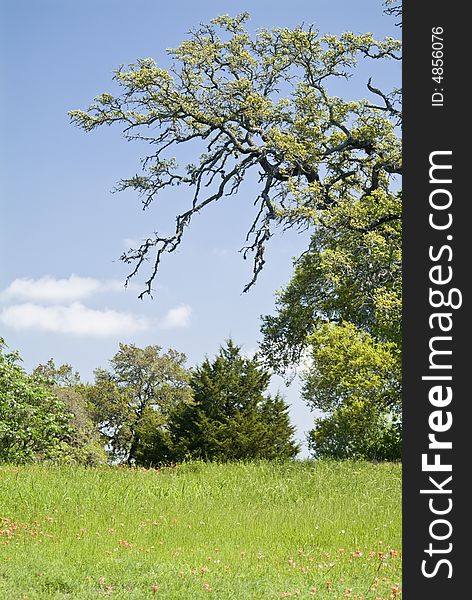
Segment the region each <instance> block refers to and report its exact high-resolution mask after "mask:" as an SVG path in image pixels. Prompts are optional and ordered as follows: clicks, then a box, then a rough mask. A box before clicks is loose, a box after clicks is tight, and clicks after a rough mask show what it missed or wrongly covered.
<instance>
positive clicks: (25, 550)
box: [0, 461, 401, 600]
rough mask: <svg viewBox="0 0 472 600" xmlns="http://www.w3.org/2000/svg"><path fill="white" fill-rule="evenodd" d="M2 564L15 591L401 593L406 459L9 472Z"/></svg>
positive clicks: (9, 589) (96, 594)
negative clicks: (397, 461) (400, 461)
mask: <svg viewBox="0 0 472 600" xmlns="http://www.w3.org/2000/svg"><path fill="white" fill-rule="evenodd" d="M0 565H1V566H0V598H2V599H3V598H5V599H6V600H15V599H25V600H26V599H30V600H59V599H66V598H68V599H80V600H85V599H89V598H112V599H115V600H117V599H120V600H135V599H136V600H137V599H146V598H147V599H151V598H155V599H156V600H159V599H160V598H163V599H164V598H165V599H168V600H171V599H172V600H173V599H175V600H194V599H200V598H207V599H208V598H215V599H218V600H230V599H231V600H232V599H240V600H251V599H258V600H259V599H260V600H266V599H267V600H269V599H271V598H274V599H275V598H280V597H290V596H291V597H293V598H307V599H308V598H315V599H321V598H324V599H327V598H330V599H333V598H336V599H337V598H339V599H344V598H346V597H347V598H351V599H355V598H357V600H359V599H360V598H364V599H365V600H367V599H371V600H375V599H376V598H380V599H381V600H384V599H388V600H390V599H391V598H400V592H397V591H396V590H395V587H394V586H395V585H396V584H398V583H399V582H400V580H401V466H400V465H398V464H375V465H374V464H368V463H355V462H312V461H305V462H293V463H284V464H274V463H265V462H262V463H255V464H254V463H253V464H232V465H217V464H199V463H190V464H186V465H183V466H179V467H177V468H175V469H163V470H160V471H152V470H140V469H137V470H128V469H124V468H97V469H83V468H59V467H58V468H56V467H54V468H47V467H41V466H28V467H0ZM327 582H330V583H327ZM154 584H157V585H158V588H159V589H158V591H157V593H156V592H154V591H153V585H154ZM315 588H316V591H315ZM392 588H393V591H392ZM349 589H352V591H351V592H349Z"/></svg>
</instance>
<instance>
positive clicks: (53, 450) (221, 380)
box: [0, 340, 299, 466]
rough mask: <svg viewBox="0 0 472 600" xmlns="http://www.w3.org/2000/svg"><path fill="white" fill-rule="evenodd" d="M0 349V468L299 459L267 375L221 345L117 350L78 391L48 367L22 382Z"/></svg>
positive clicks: (14, 359)
mask: <svg viewBox="0 0 472 600" xmlns="http://www.w3.org/2000/svg"><path fill="white" fill-rule="evenodd" d="M19 361H20V357H19V355H18V354H17V353H14V352H7V349H6V346H5V344H4V343H3V342H2V346H1V349H0V462H9V463H24V462H31V461H51V462H66V463H67V462H69V463H75V464H86V465H97V464H102V463H106V462H109V463H113V464H116V463H121V464H128V465H141V466H158V465H163V464H173V463H177V462H181V461H184V460H190V459H201V460H207V461H211V460H218V461H229V460H242V459H287V458H293V457H295V456H296V455H297V453H298V451H299V446H298V444H297V443H296V442H295V440H294V427H293V426H292V425H291V423H290V419H289V415H288V406H287V404H286V403H285V402H284V400H283V399H282V397H281V396H279V395H278V394H276V395H275V396H272V395H270V394H268V393H267V387H268V385H269V381H270V374H269V372H268V370H267V369H265V368H263V367H262V366H261V364H260V362H259V360H258V359H257V358H256V357H255V358H247V357H245V356H243V355H242V354H241V349H240V347H238V346H237V345H236V344H234V342H233V341H231V340H229V341H228V342H227V343H226V344H225V346H224V347H221V348H220V350H219V352H218V354H217V355H216V357H215V358H214V359H213V360H210V359H208V358H206V359H205V360H204V361H203V363H202V364H201V365H199V366H197V367H196V368H193V369H188V368H186V366H185V362H186V357H185V355H184V354H182V353H180V352H177V351H175V350H172V349H169V350H168V351H167V352H163V351H162V348H160V347H159V346H147V347H146V348H138V347H137V346H135V345H127V344H120V347H119V350H118V352H117V353H116V354H115V356H114V357H113V358H112V359H111V361H110V369H108V370H105V369H97V370H96V371H95V381H94V382H93V383H83V382H82V381H81V379H80V375H79V374H78V373H77V372H74V370H73V368H72V366H71V365H68V364H64V365H60V366H56V365H55V363H54V361H53V360H49V361H48V362H47V363H46V364H42V365H39V366H38V367H36V368H35V369H34V370H33V372H32V373H31V374H28V373H26V372H25V370H24V369H23V368H22V367H21V366H20V364H19Z"/></svg>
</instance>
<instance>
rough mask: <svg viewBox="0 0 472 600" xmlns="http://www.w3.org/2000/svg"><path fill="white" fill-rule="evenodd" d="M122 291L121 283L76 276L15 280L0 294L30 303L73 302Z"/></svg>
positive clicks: (47, 276)
mask: <svg viewBox="0 0 472 600" xmlns="http://www.w3.org/2000/svg"><path fill="white" fill-rule="evenodd" d="M122 289H123V283H122V282H120V281H114V280H110V281H100V280H99V279H94V278H93V277H79V276H78V275H71V276H70V277H69V278H68V279H56V278H55V277H50V276H49V275H46V276H45V277H40V278H39V279H28V278H22V279H15V280H14V281H12V283H10V285H9V286H8V287H7V288H6V289H5V290H4V291H3V292H2V296H3V297H4V298H7V299H11V298H14V299H17V300H26V301H32V302H73V301H75V300H82V299H84V298H88V297H89V296H92V295H93V294H96V293H98V292H116V291H120V290H122Z"/></svg>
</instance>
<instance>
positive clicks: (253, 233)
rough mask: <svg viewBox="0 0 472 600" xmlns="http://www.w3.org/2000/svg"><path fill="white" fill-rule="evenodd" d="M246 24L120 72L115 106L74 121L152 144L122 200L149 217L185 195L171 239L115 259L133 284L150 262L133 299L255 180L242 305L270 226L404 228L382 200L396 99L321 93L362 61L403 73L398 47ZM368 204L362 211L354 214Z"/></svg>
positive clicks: (224, 25) (242, 18)
mask: <svg viewBox="0 0 472 600" xmlns="http://www.w3.org/2000/svg"><path fill="white" fill-rule="evenodd" d="M248 18H249V15H248V14H247V13H242V14H240V15H238V16H236V17H230V16H227V15H224V16H220V17H217V18H216V19H213V20H212V21H211V23H210V24H208V25H201V26H200V27H199V28H197V29H195V30H193V31H192V32H191V33H190V36H189V38H188V39H187V40H185V41H184V42H183V43H182V44H181V45H180V46H178V47H177V48H175V49H171V50H168V54H169V56H170V58H171V59H172V66H171V67H170V68H169V69H163V68H160V67H159V66H158V64H157V63H156V62H155V61H154V60H153V59H150V58H146V59H142V60H138V61H137V62H136V63H134V64H131V65H129V66H128V67H124V66H121V67H119V68H118V69H117V70H116V72H115V76H114V80H115V82H116V83H117V84H118V87H119V92H120V93H118V94H111V93H108V92H106V93H103V94H101V95H99V96H98V97H97V98H96V99H95V102H94V103H93V104H92V105H91V106H90V108H89V109H88V110H87V111H82V110H73V111H70V116H71V119H72V121H73V122H74V123H75V124H76V125H78V126H79V127H81V128H83V129H84V130H85V131H91V130H93V129H96V128H98V127H100V126H101V125H118V126H120V127H121V128H122V130H123V134H124V136H125V137H126V138H127V139H128V140H144V141H146V142H148V143H149V146H150V148H151V149H152V152H151V153H150V154H149V155H148V156H146V157H145V158H144V159H143V171H142V172H141V173H138V174H136V175H135V176H133V177H130V178H126V179H122V180H121V182H120V183H119V185H118V187H117V189H118V190H124V189H128V188H131V189H134V190H137V191H138V192H139V193H140V194H141V196H142V202H143V208H147V207H148V206H149V205H150V204H151V203H152V201H153V200H154V198H155V197H156V196H157V195H158V194H159V193H161V192H162V191H163V190H165V189H166V188H168V187H172V186H183V187H185V188H189V189H190V194H189V208H188V210H186V211H185V212H183V213H181V214H179V215H177V217H176V225H175V230H174V232H173V233H170V234H168V235H167V234H164V233H162V232H157V233H155V234H154V235H152V236H150V237H148V238H147V239H146V240H144V241H143V243H142V244H141V245H140V246H139V247H138V248H134V249H130V250H129V251H128V252H127V253H125V254H123V256H122V260H124V261H125V262H126V263H128V264H131V265H133V268H132V271H131V273H130V277H132V276H134V275H135V274H136V273H137V272H138V270H139V269H140V268H141V267H142V266H143V265H144V264H145V263H146V262H147V260H148V259H150V258H152V264H153V267H152V269H151V272H150V274H149V276H148V279H147V281H146V288H145V290H144V291H143V292H142V294H141V297H142V295H143V294H144V293H151V291H152V283H153V280H154V278H155V276H156V274H157V270H158V267H159V264H160V261H161V258H162V255H163V254H164V253H167V252H173V251H174V250H175V249H176V248H177V247H178V245H179V244H180V242H181V241H182V237H183V234H184V231H185V228H186V227H187V226H188V225H189V224H190V222H191V220H192V218H193V217H194V215H195V214H196V213H199V212H200V211H201V210H202V209H204V208H205V206H207V205H209V204H210V203H212V202H216V201H218V200H220V199H222V198H224V197H226V196H231V195H234V194H236V193H237V192H238V190H239V187H240V185H241V182H242V181H243V180H244V178H245V177H246V176H247V175H248V173H249V171H251V170H253V171H255V172H256V173H257V174H258V176H259V184H260V187H259V192H258V193H257V194H256V196H255V198H254V204H255V207H256V208H255V213H254V222H253V224H252V226H251V227H250V229H249V231H248V234H247V238H246V242H245V245H244V247H243V248H242V252H243V256H244V257H245V258H246V256H247V255H248V254H249V253H250V252H253V253H254V267H253V276H252V278H251V280H250V281H249V282H248V284H247V285H246V287H245V288H244V289H245V291H247V290H248V289H249V288H250V286H251V285H252V284H253V283H254V282H255V281H256V278H257V276H258V274H259V272H260V271H261V269H262V268H263V265H264V262H265V256H264V253H265V245H266V242H267V241H268V240H269V238H270V237H271V236H272V233H273V225H275V224H282V225H284V226H286V227H290V226H301V227H306V226H318V225H320V224H322V221H323V220H324V219H325V218H327V217H326V215H327V213H328V214H330V213H331V212H332V211H333V210H335V211H336V213H337V214H338V218H340V219H341V220H343V221H344V222H345V223H346V224H347V225H349V226H350V227H352V229H353V230H354V231H355V230H365V231H372V232H375V231H377V230H378V229H379V228H380V227H382V226H383V225H385V224H387V223H389V222H392V221H394V220H397V219H399V218H400V212H399V208H398V204H397V203H396V202H395V198H396V194H394V193H393V194H392V192H391V190H390V181H391V177H392V175H395V174H399V173H400V172H401V144H400V142H399V139H398V135H397V134H396V128H397V126H398V125H399V122H400V111H399V109H398V99H399V92H398V90H393V91H392V92H390V93H386V92H383V91H381V90H379V89H378V88H376V87H375V86H374V84H373V83H372V81H371V80H369V82H368V83H367V88H368V89H367V90H366V91H367V93H368V94H369V95H370V99H366V100H346V99H343V98H340V97H338V96H334V95H331V94H330V93H329V87H330V84H331V83H332V82H333V80H336V79H339V78H344V79H348V78H349V77H350V76H351V75H352V73H353V71H354V70H355V66H356V63H357V61H358V60H359V59H368V60H398V59H399V58H400V57H399V55H398V51H399V48H400V42H399V41H397V40H395V39H393V38H386V39H384V40H376V39H375V38H374V37H373V36H372V35H371V34H360V35H358V34H354V33H351V32H347V33H344V34H342V35H341V36H334V35H320V33H319V32H318V31H317V30H316V29H314V28H313V27H308V28H303V27H297V28H295V29H288V28H284V27H279V28H274V29H260V30H259V31H258V32H257V34H256V35H255V36H251V34H250V33H249V32H248V31H247V29H246V27H245V23H246V21H247V20H248ZM198 143H200V146H201V154H200V157H199V159H198V161H196V162H195V163H194V164H186V165H179V164H178V161H177V159H176V158H175V156H174V155H173V153H174V152H177V148H178V146H179V145H181V144H188V145H190V144H193V145H195V144H198ZM197 152H198V150H197ZM363 204H368V205H369V209H368V210H360V208H359V207H360V206H362V205H363ZM356 207H357V210H356ZM359 212H361V214H359ZM332 225H333V226H334V225H335V224H332ZM328 226H329V224H328Z"/></svg>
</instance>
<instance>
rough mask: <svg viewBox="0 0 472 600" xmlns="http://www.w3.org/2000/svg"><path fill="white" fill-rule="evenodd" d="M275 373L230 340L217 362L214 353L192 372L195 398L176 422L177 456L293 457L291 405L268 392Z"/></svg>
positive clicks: (219, 458)
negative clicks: (247, 355)
mask: <svg viewBox="0 0 472 600" xmlns="http://www.w3.org/2000/svg"><path fill="white" fill-rule="evenodd" d="M269 381H270V375H269V372H268V371H267V370H265V369H263V368H262V367H261V365H260V364H259V361H258V360H257V358H255V359H250V358H246V357H243V356H241V348H240V347H239V346H237V345H236V344H234V342H233V341H231V340H229V341H228V342H227V344H226V346H225V347H221V348H220V351H219V353H218V355H217V356H216V358H215V359H214V360H213V361H210V360H209V359H208V358H206V359H205V360H204V362H203V363H202V364H201V365H200V366H199V367H197V368H196V369H195V371H194V372H193V374H192V379H191V387H192V390H193V403H192V404H188V405H182V406H181V407H179V408H177V410H176V411H175V412H174V414H173V416H172V419H171V422H170V439H171V443H172V446H173V451H174V456H175V458H176V459H177V460H181V459H184V458H196V459H203V460H217V461H227V460H243V459H259V458H265V459H275V458H281V459H284V458H293V457H294V456H296V454H297V453H298V445H297V444H296V443H295V442H294V440H293V434H294V427H293V426H292V425H291V424H290V420H289V416H288V406H287V404H286V403H285V402H284V400H283V399H282V398H281V397H280V396H279V395H276V396H275V397H271V396H270V395H265V394H264V392H265V391H266V390H267V386H268V385H269Z"/></svg>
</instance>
